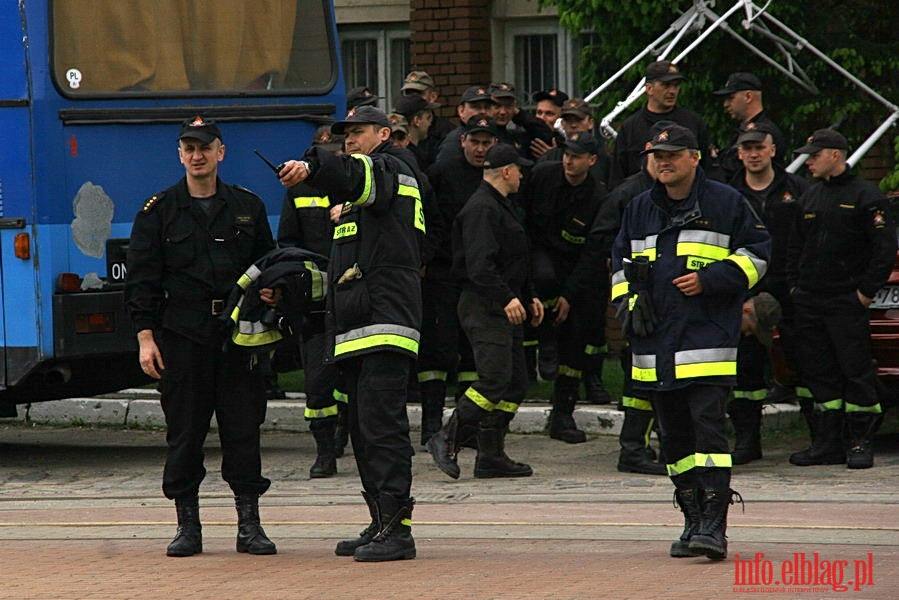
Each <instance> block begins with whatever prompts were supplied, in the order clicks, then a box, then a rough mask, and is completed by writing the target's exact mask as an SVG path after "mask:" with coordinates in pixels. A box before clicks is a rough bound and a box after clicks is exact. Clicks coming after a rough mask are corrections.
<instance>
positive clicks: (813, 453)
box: [790, 410, 846, 467]
mask: <svg viewBox="0 0 899 600" xmlns="http://www.w3.org/2000/svg"><path fill="white" fill-rule="evenodd" d="M843 415H844V413H843V411H842V410H825V411H816V413H815V428H814V429H815V435H814V438H813V441H812V445H811V447H810V448H806V449H805V450H802V451H800V452H795V453H793V454H791V455H790V463H791V464H794V465H796V466H799V467H808V466H811V465H841V464H845V463H846V451H845V449H844V448H843Z"/></svg>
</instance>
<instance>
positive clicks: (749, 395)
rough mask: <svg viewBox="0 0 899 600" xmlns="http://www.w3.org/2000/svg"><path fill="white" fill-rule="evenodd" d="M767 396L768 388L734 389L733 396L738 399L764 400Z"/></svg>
mask: <svg viewBox="0 0 899 600" xmlns="http://www.w3.org/2000/svg"><path fill="white" fill-rule="evenodd" d="M767 397H768V390H765V389H761V390H734V398H735V399H739V400H756V401H758V400H764V399H765V398H767Z"/></svg>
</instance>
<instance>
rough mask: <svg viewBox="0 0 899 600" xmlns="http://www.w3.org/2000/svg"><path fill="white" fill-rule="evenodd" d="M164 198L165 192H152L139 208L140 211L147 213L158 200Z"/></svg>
mask: <svg viewBox="0 0 899 600" xmlns="http://www.w3.org/2000/svg"><path fill="white" fill-rule="evenodd" d="M163 198H165V192H159V193H158V194H153V195H152V196H150V198H149V199H147V201H146V202H144V207H143V208H142V209H140V211H141V212H142V213H148V212H150V211H151V210H153V208H154V207H155V206H156V205H157V204H158V203H159V201H160V200H162V199H163Z"/></svg>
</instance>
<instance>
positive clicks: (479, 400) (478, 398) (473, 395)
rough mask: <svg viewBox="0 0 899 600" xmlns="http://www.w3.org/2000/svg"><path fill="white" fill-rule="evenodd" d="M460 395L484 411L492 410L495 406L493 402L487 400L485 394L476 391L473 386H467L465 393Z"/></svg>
mask: <svg viewBox="0 0 899 600" xmlns="http://www.w3.org/2000/svg"><path fill="white" fill-rule="evenodd" d="M462 395H463V396H465V397H466V398H468V399H469V400H471V401H472V402H474V403H475V404H477V405H478V406H480V407H481V408H483V409H484V410H486V411H492V410H493V409H494V408H496V404H494V403H493V402H491V401H490V400H488V399H487V397H486V396H484V395H483V394H481V393H480V392H479V391H477V390H476V389H474V388H473V387H469V388H468V389H467V390H465V393H464V394H462Z"/></svg>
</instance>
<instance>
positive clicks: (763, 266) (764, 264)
mask: <svg viewBox="0 0 899 600" xmlns="http://www.w3.org/2000/svg"><path fill="white" fill-rule="evenodd" d="M734 254H736V255H737V256H745V257H746V258H748V259H749V260H750V261H751V262H752V265H753V266H754V267H755V271H756V273H758V279H757V280H756V281H759V280H761V278H762V277H764V276H765V273H767V272H768V261H766V260H762V259H761V258H759V257H758V256H756V255H755V254H753V253H752V252H750V251H749V250H747V249H746V248H737V249H736V251H734ZM738 264H739V263H738ZM750 287H751V286H750Z"/></svg>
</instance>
